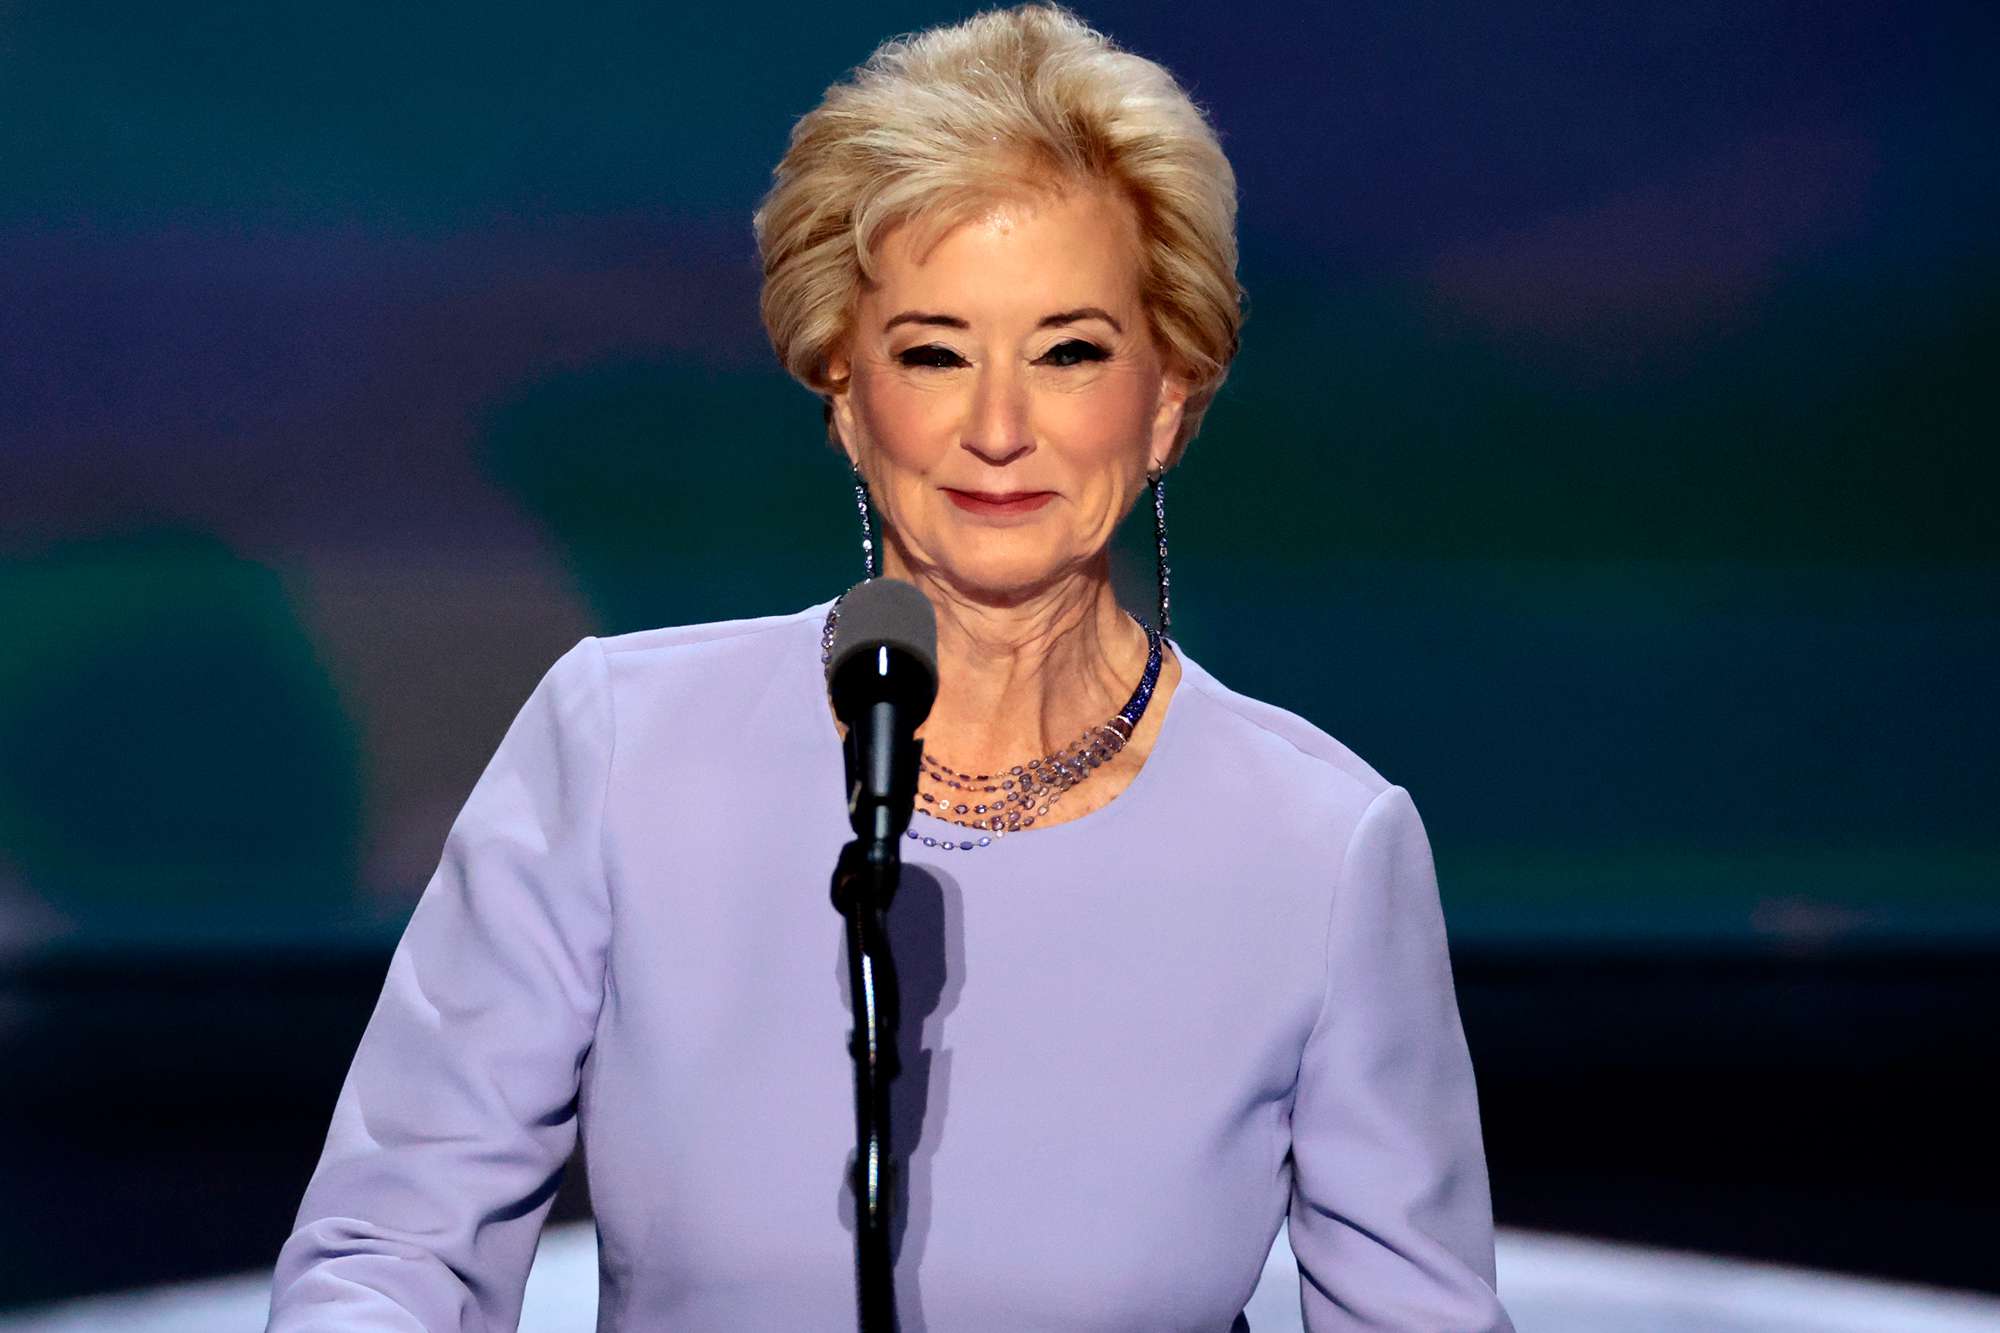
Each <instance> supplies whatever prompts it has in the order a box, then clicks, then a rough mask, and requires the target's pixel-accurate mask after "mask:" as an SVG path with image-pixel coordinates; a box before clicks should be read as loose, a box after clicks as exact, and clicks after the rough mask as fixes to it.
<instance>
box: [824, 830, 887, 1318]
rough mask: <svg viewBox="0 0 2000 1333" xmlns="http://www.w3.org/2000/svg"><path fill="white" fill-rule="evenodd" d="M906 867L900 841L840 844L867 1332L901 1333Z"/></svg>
mask: <svg viewBox="0 0 2000 1333" xmlns="http://www.w3.org/2000/svg"><path fill="white" fill-rule="evenodd" d="M901 872H902V859H901V857H900V856H899V855H898V854H897V851H896V842H895V839H894V838H893V837H890V838H856V839H854V840H853V841H852V842H850V843H848V844H847V845H846V846H845V847H843V848H841V849H840V860H839V862H838V863H837V865H836V866H835V867H834V872H833V906H834V909H835V910H836V911H838V912H839V913H840V914H841V916H843V917H845V918H846V919H847V979H848V993H849V994H850V995H851V996H852V997H853V1001H854V1030H853V1033H852V1035H851V1036H850V1038H849V1040H848V1044H847V1049H848V1053H849V1054H850V1055H852V1056H853V1057H854V1171H853V1177H852V1180H853V1186H854V1205H855V1207H854V1264H855V1299H856V1310H857V1314H858V1318H859V1328H860V1333H895V1329H896V1272H895V1262H894V1256H893V1255H891V1253H890V1250H889V1240H890V1235H889V1206H890V1202H891V1200H892V1199H893V1198H894V1194H895V1163H894V1162H893V1161H892V1160H891V1159H890V1156H889V1080H890V1079H892V1078H894V1077H895V1076H896V1073H897V1069H898V1063H897V1057H896V1024H897V1019H898V1017H899V1015H900V1008H899V1005H898V995H897V991H896V967H895V962H894V960H893V959H891V958H890V956H889V937H888V932H887V930H886V929H885V928H884V922H883V917H884V913H886V912H887V911H888V907H889V900H890V899H891V898H892V897H894V896H895V892H896V882H897V879H898V877H899V876H900V874H901Z"/></svg>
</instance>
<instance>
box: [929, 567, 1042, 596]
mask: <svg viewBox="0 0 2000 1333" xmlns="http://www.w3.org/2000/svg"><path fill="white" fill-rule="evenodd" d="M1062 568H1063V567H1062V566H1060V565H1057V564H1055V563H1053V562H1051V561H1049V560H1047V559H1041V560H1027V559H980V560H966V561H952V562H948V563H942V564H940V567H939V572H940V573H941V574H943V575H944V576H945V581H946V582H948V583H950V584H952V585H953V586H954V587H957V588H960V589H963V590H964V591H965V592H966V593H967V594H969V595H971V596H973V597H978V598H981V599H989V598H990V599H992V600H996V601H999V600H1010V599H1013V598H1017V597H1024V596H1027V595H1028V594H1030V593H1033V592H1034V591H1036V590H1037V589H1039V588H1042V587H1045V586H1047V585H1048V584H1049V583H1051V582H1053V581H1054V580H1055V579H1057V578H1058V577H1060V576H1061V574H1062Z"/></svg>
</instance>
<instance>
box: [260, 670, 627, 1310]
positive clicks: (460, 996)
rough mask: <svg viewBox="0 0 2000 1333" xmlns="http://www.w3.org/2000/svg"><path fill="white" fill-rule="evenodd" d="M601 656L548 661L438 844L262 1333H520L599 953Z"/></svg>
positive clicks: (585, 1045)
mask: <svg viewBox="0 0 2000 1333" xmlns="http://www.w3.org/2000/svg"><path fill="white" fill-rule="evenodd" d="M611 745H612V721H611V713H610V694H609V683H608V681H607V678H606V672H605V665H604V655H603V650H602V649H601V647H600V646H599V644H598V642H597V640H596V639H595V638H586V639H583V640H582V641H580V642H579V643H578V644H577V645H576V646H575V647H573V648H571V649H570V650H569V651H568V652H567V653H565V654H563V656H562V657H561V658H560V659H558V660H557V661H556V663H555V664H554V665H553V666H552V667H550V668H549V671H548V673H547V674H546V675H545V676H543V678H542V680H541V683H540V684H539V685H537V686H536V687H535V690H534V692H533V693H532V694H531V695H530V696H529V697H528V701H527V702H526V703H525V704H524V705H522V707H521V710H520V713H519V714H518V715H517V716H516V717H515V718H514V721H513V723H512V724H511V725H510V726H509V727H508V729H507V733H506V735H505V737H504V738H503V739H502V740H501V742H500V746H499V749H498V750H497V751H496V752H495V753H494V755H493V758H492V760H491V762H489V763H488V765H487V767H486V770H485V772H484V773H483V774H481V776H480V778H479V781H478V783H477V784H476V785H475V786H474V787H473V789H472V794H471V796H470V797H469V798H468V799H467V800H466V803H465V807H464V809H463V810H462V811H461V812H460V813H459V816H458V819H457V820H456V821H455V822H454V823H453V825H452V828H451V833H450V835H449V836H448V837H447V838H446V840H445V845H444V855H443V859H442V860H441V862H440V863H439V865H438V868H437V873H436V874H435V875H434V876H432V878H431V881H430V884H429V885H428V886H427V887H426V888H425V890H424V893H423V897H422V898H421V899H420V900H419V901H418V903H417V907H416V910H415V912H414V913H413V914H412V916H411V918H410V922H409V925H408V927H407V929H405V931H404V932H403V936H402V939H401V941H400V942H399V943H398V945H397V946H396V951H395V955H394V957H393V959H392V960H391V961H390V964H389V972H388V978H387V980H386V982H385V983H384V985H383V988H382V995H381V999H380V1000H379V1001H378V1002H377V1004H376V1006H375V1012H374V1015H373V1017H372V1018H370V1020H369V1022H368V1027H367V1030H366V1032H365V1033H364V1034H363V1035H362V1038H361V1044H360V1047H359V1049H358V1050H357V1051H356V1052H355V1055H354V1062H353V1064H352V1066H351V1067H350V1068H349V1070H348V1074H347V1080H346V1082H345V1084H344V1085H343V1086H342V1088H341V1091H340V1097H339V1100H338V1102H337V1103H336V1104H335V1106H334V1111H333V1124H332V1128H331V1129H330V1130H329V1131H328V1133H327V1139H326V1149H325V1151H324V1153H323V1154H322V1155H321V1157H320V1161H319V1166H318V1169H317V1170H316V1171H315V1172H314V1174H313V1177H312V1181H311V1183H310V1184H309V1185H308V1186H307V1187H306V1192H305V1198H304V1201H303V1202H302V1204H301V1205H300V1208H299V1213H298V1221H297V1223H296V1228H295V1230H294V1231H293V1232H292V1234H291V1237H290V1238H289V1239H288V1240H286V1242H285V1244H284V1247H283V1249H282V1250H281V1251H280V1252H279V1255H278V1263H277V1271H276V1274H275V1280H274V1282H273V1285H272V1294H271V1318H270V1323H269V1325H268V1333H335V1331H336V1330H338V1331H339V1333H357V1331H358V1330H359V1331H365V1333H372V1331H377V1330H381V1331H386V1330H391V1329H393V1330H398V1333H442V1331H443V1330H452V1331H453V1333H456V1331H457V1330H511V1329H513V1328H514V1327H515V1325H516V1323H517V1322H518V1320H519V1318H520V1309H521V1294H522V1290H523V1288H524V1286H525V1285H526V1282H527V1277H528V1267H529V1264H530V1263H531V1261H532V1260H533V1258H534V1254H535V1247H536V1244H537V1242H538V1240H539V1238H540V1235H541V1229H542V1223H543V1220H544V1219H545V1218H546V1217H547V1215H548V1211H549V1205H550V1204H551V1202H553V1200H554V1197H555V1191H556V1186H557V1184H558V1183H559V1182H560V1180H561V1177H562V1171H563V1167H564V1164H565V1163H566V1162H567V1160H568V1159H569V1156H570V1151H571V1149H572V1148H573V1147H574V1145H575V1142H576V1101H577V1087H578V1078H579V1071H580V1069H581V1066H582V1063H583V1059H584V1056H585V1055H586V1053H587V1052H588V1050H589V1047H590V1043H591V1038H592V1035H593V1033H594V1031H595V1029H596V1024H597V1014H598V1008H599V1005H600V1004H601V1002H602V1000H603V995H604V967H605V956H606V951H607V949H608V946H609V943H610V934H611V912H610V900H609V894H608V891H607V886H606V884H605V877H604V861H603V856H602V850H601V848H602V820H603V811H604V794H605V785H606V782H607V779H608V775H609V772H610V760H611Z"/></svg>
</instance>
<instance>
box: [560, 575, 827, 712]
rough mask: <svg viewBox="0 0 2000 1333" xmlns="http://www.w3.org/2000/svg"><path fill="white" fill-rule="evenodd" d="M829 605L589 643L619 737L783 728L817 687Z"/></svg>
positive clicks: (645, 631)
mask: <svg viewBox="0 0 2000 1333" xmlns="http://www.w3.org/2000/svg"><path fill="white" fill-rule="evenodd" d="M832 604H833V599H832V598H828V599H827V600H826V601H825V602H822V603H820V604H818V605H816V606H809V607H806V608H805V609H803V610H799V611H789V612H785V613H783V614H779V615H765V616H749V617H744V618H742V619H736V620H713V621H706V622H703V623H699V624H690V625H663V626H659V627H657V628H653V629H642V630H632V631H629V632H627V633H624V634H610V635H604V636H601V637H597V636H593V637H592V638H591V639H587V640H585V641H584V643H582V644H579V645H578V648H579V649H582V648H586V647H589V648H591V649H593V650H594V651H593V652H592V655H593V656H595V657H596V658H597V659H598V660H599V662H600V664H601V666H600V668H599V670H600V671H601V677H600V679H602V681H603V683H604V687H605V689H606V690H607V691H608V693H609V696H610V699H611V708H610V712H611V714H612V716H613V718H614V719H615V725H616V726H617V728H618V730H619V732H620V734H621V735H628V734H630V735H637V734H644V733H647V732H649V731H651V730H652V729H653V728H654V727H655V726H669V727H670V728H671V730H672V732H673V733H674V734H675V735H676V736H678V737H680V738H681V739H683V740H687V741H694V740H700V739H702V738H704V737H708V736H710V734H711V733H714V734H715V735H716V736H717V737H723V736H728V735H731V734H735V735H737V736H747V735H748V734H749V729H751V728H753V727H758V726H764V725H768V726H770V727H782V726H783V725H784V720H785V719H787V718H789V717H790V716H791V715H792V711H794V710H793V709H792V705H793V704H794V703H795V702H796V701H798V700H805V699H809V698H810V697H812V692H813V690H814V689H815V688H817V682H818V680H819V651H820V650H819V636H820V626H821V625H822V623H823V622H824V620H825V617H826V611H827V608H828V607H829V606H831V605H832Z"/></svg>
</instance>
